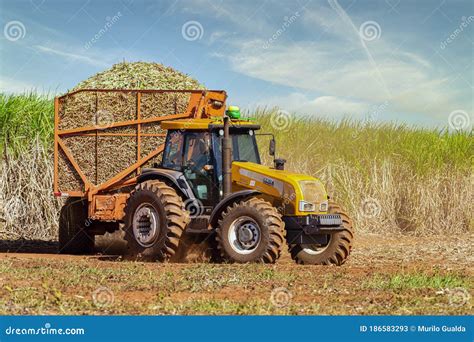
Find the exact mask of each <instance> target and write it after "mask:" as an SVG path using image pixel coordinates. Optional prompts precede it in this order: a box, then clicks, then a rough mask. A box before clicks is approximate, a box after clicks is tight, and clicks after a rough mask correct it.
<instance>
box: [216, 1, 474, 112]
mask: <svg viewBox="0 0 474 342" xmlns="http://www.w3.org/2000/svg"><path fill="white" fill-rule="evenodd" d="M333 3H334V1H333ZM336 4H337V2H336ZM362 22H363V20H361V19H360V18H358V17H355V16H352V15H351V17H350V18H349V17H348V16H345V15H344V14H341V13H338V12H337V11H336V10H334V9H332V8H329V7H323V6H321V7H318V8H314V7H313V8H312V9H305V10H304V11H302V15H301V20H300V19H299V21H298V23H297V24H294V25H295V27H294V28H293V27H292V28H291V30H294V31H292V32H286V33H285V34H283V35H282V36H281V37H280V39H279V40H278V41H275V42H273V43H272V44H270V45H269V46H266V48H264V44H265V39H264V38H257V36H256V35H254V36H253V37H252V38H251V39H248V38H247V39H232V40H229V44H231V46H232V47H233V48H232V49H227V50H223V51H220V52H219V53H220V54H222V55H223V56H222V58H226V59H227V60H228V61H229V62H230V64H231V67H232V69H233V70H234V71H237V72H239V73H242V74H244V75H247V76H250V77H253V78H257V79H260V80H264V81H268V82H271V83H275V84H280V85H284V86H288V87H293V88H295V92H297V93H301V94H305V93H308V94H322V95H324V96H326V97H323V98H320V99H319V107H315V104H314V103H313V102H314V101H313V100H311V99H310V100H306V102H305V103H308V106H310V107H312V108H316V109H317V108H319V109H321V108H322V107H321V106H322V105H323V102H322V101H331V102H332V104H333V105H334V106H336V103H334V101H336V99H337V106H338V107H339V108H340V109H341V110H342V109H343V108H348V109H353V110H354V112H355V111H360V110H361V109H362V108H363V107H361V104H363V105H362V106H369V107H370V106H377V105H378V104H380V103H389V104H390V109H391V110H392V111H394V112H405V113H419V114H421V115H424V116H427V117H430V118H433V117H444V116H446V115H447V113H450V112H451V111H453V110H455V109H456V108H470V107H471V106H472V101H469V98H470V97H469V94H468V91H469V89H468V88H466V87H464V89H461V87H456V85H454V84H453V83H452V82H454V80H455V79H456V75H454V74H453V73H452V70H445V69H443V68H442V67H440V65H439V64H437V65H434V64H433V63H432V62H431V61H430V60H428V59H427V58H426V56H423V55H420V54H419V53H416V52H415V50H414V49H410V48H409V47H408V46H403V45H400V44H399V42H397V43H393V42H391V40H390V38H391V37H393V36H391V34H390V32H387V31H386V30H385V27H384V26H383V25H382V28H381V36H380V37H379V38H378V39H377V40H373V41H367V42H366V41H363V40H362V39H361V37H360V36H359V32H358V30H359V25H360V24H362ZM296 26H298V27H296ZM295 32H299V34H298V36H295ZM260 37H261V35H260ZM301 37H304V40H303V39H302V38H301ZM226 51H232V53H231V54H227V55H226ZM466 94H467V95H466ZM347 99H350V100H347ZM308 101H309V102H308ZM325 107H326V108H327V107H328V106H327V105H326V106H325Z"/></svg>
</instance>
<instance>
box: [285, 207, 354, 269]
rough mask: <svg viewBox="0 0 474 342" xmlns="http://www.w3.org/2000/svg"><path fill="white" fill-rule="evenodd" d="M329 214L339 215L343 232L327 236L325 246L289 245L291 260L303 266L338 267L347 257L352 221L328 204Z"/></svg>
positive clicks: (351, 237)
mask: <svg viewBox="0 0 474 342" xmlns="http://www.w3.org/2000/svg"><path fill="white" fill-rule="evenodd" d="M329 213H331V214H339V215H341V218H342V225H343V228H344V229H343V230H342V231H340V232H337V233H334V234H331V235H329V236H328V238H329V239H328V240H329V242H328V243H327V244H326V245H325V246H321V245H315V244H312V245H308V244H290V245H289V250H290V254H291V258H292V259H293V260H295V261H296V262H297V263H298V264H304V265H337V266H340V265H342V264H343V263H344V262H346V259H347V258H348V257H349V254H350V252H351V249H352V240H353V239H354V229H353V227H352V220H351V219H350V218H349V216H348V215H347V214H346V213H345V212H344V211H343V210H342V208H341V207H340V206H339V205H337V204H335V203H329Z"/></svg>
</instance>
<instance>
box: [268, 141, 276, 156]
mask: <svg viewBox="0 0 474 342" xmlns="http://www.w3.org/2000/svg"><path fill="white" fill-rule="evenodd" d="M275 145H276V142H275V139H273V138H272V140H270V146H269V149H268V153H270V155H271V156H275Z"/></svg>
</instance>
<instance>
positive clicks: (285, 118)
mask: <svg viewBox="0 0 474 342" xmlns="http://www.w3.org/2000/svg"><path fill="white" fill-rule="evenodd" d="M270 124H271V125H272V127H273V128H275V129H276V130H279V131H286V130H288V129H289V128H290V127H291V125H292V124H293V117H292V115H291V114H290V113H289V112H287V111H286V110H278V111H276V112H273V113H272V114H271V115H270Z"/></svg>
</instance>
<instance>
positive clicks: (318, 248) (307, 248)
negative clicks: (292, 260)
mask: <svg viewBox="0 0 474 342" xmlns="http://www.w3.org/2000/svg"><path fill="white" fill-rule="evenodd" d="M330 242H331V235H329V239H328V243H327V244H326V245H324V246H322V245H318V244H312V245H304V247H303V252H305V253H307V254H310V255H318V254H321V253H323V252H324V251H325V250H326V249H327V248H328V246H329V243H330Z"/></svg>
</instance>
